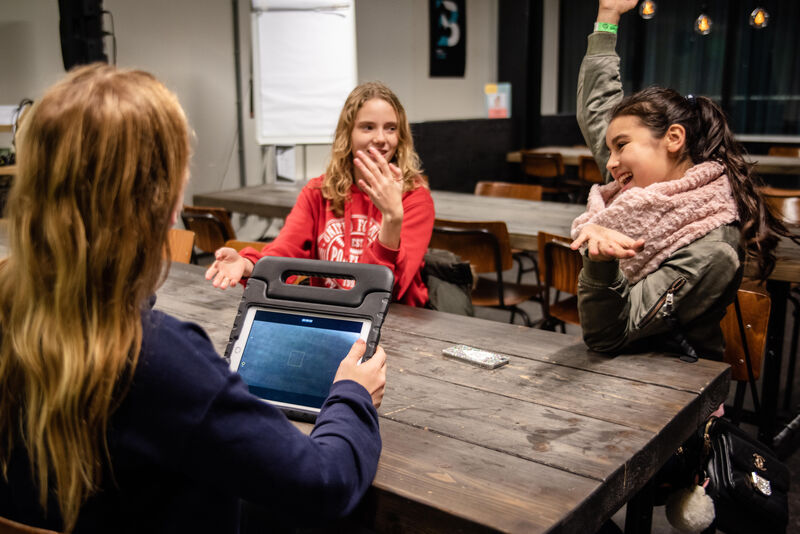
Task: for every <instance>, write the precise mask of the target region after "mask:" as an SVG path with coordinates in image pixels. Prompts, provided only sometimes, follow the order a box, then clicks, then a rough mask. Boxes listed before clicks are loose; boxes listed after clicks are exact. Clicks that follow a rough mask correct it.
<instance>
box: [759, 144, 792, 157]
mask: <svg viewBox="0 0 800 534" xmlns="http://www.w3.org/2000/svg"><path fill="white" fill-rule="evenodd" d="M767 154H769V155H770V156H789V157H791V158H800V146H771V147H769V151H768V152H767Z"/></svg>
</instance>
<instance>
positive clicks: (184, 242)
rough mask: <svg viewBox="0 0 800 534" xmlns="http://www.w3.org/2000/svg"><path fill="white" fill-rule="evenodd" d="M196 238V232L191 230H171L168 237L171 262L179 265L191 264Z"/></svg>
mask: <svg viewBox="0 0 800 534" xmlns="http://www.w3.org/2000/svg"><path fill="white" fill-rule="evenodd" d="M194 238H195V235H194V232H192V231H191V230H183V229H181V228H170V229H169V234H168V236H167V243H168V245H169V258H170V260H172V261H177V262H178V263H189V262H191V261H192V252H193V251H194ZM165 253H166V251H165Z"/></svg>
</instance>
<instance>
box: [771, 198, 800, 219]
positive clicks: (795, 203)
mask: <svg viewBox="0 0 800 534" xmlns="http://www.w3.org/2000/svg"><path fill="white" fill-rule="evenodd" d="M764 200H766V202H767V205H768V206H769V207H770V210H772V213H773V215H775V216H776V217H778V218H779V219H781V220H782V221H783V222H786V223H790V224H800V197H788V196H786V197H784V196H764Z"/></svg>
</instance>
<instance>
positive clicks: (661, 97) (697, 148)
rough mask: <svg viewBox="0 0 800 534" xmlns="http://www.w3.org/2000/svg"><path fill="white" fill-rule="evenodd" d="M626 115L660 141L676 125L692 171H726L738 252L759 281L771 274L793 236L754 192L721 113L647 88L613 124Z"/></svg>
mask: <svg viewBox="0 0 800 534" xmlns="http://www.w3.org/2000/svg"><path fill="white" fill-rule="evenodd" d="M624 115H627V116H634V117H638V118H639V120H641V121H642V124H644V126H646V127H647V128H648V129H649V130H650V131H651V132H652V133H653V135H654V136H655V137H657V138H659V139H660V138H662V137H664V136H665V135H666V133H667V130H668V129H669V127H670V126H671V125H673V124H680V125H681V126H683V128H684V130H685V131H686V143H685V145H684V149H683V153H682V154H680V156H681V158H682V159H683V158H689V159H690V160H691V161H692V163H693V164H695V165H696V164H698V163H702V162H704V161H716V162H719V163H720V164H722V165H723V166H724V167H725V174H726V175H727V176H728V180H729V181H730V184H731V189H732V190H733V197H734V199H735V201H736V207H737V209H738V211H739V221H740V224H741V227H740V230H741V239H742V246H743V247H744V248H745V250H746V251H747V252H748V254H749V255H751V256H752V257H753V258H754V259H755V260H756V261H757V264H758V272H757V277H758V278H759V279H760V280H765V279H766V278H767V277H768V276H769V275H770V273H771V272H772V270H773V269H774V268H775V248H776V247H777V246H778V241H779V238H778V236H779V235H780V236H785V237H792V235H791V233H790V232H789V231H788V230H787V229H786V227H785V226H784V225H783V223H782V222H781V221H780V220H779V219H778V218H776V217H775V216H774V215H773V214H772V212H770V211H769V209H768V208H767V205H766V203H765V202H764V198H763V197H762V196H761V194H760V193H759V192H758V186H760V185H762V184H761V180H760V179H758V178H757V177H756V176H755V175H753V174H752V169H751V166H750V165H749V164H748V163H747V162H746V161H745V160H744V155H743V150H742V147H741V145H740V144H739V143H738V142H737V141H736V139H735V138H734V137H733V132H731V130H730V128H729V127H728V120H727V118H726V117H725V113H724V112H723V111H722V109H721V108H720V107H719V106H718V105H717V104H715V103H714V101H713V100H711V99H709V98H706V97H704V96H698V97H695V96H692V95H689V96H688V97H686V98H684V97H683V96H681V95H680V94H679V93H678V92H676V91H674V90H672V89H665V88H662V87H648V88H647V89H644V90H642V91H639V92H638V93H634V94H632V95H630V96H627V97H625V98H624V99H623V100H622V101H621V102H620V103H619V104H617V106H616V107H615V108H614V109H613V110H612V111H611V118H612V119H613V118H615V117H619V116H624Z"/></svg>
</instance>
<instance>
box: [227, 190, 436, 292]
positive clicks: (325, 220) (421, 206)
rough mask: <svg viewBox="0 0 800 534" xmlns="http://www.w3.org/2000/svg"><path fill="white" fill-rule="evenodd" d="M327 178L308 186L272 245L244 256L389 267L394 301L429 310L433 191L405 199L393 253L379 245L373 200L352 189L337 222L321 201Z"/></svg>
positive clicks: (344, 285) (411, 194)
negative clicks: (425, 271) (426, 262)
mask: <svg viewBox="0 0 800 534" xmlns="http://www.w3.org/2000/svg"><path fill="white" fill-rule="evenodd" d="M323 177H324V175H323V176H320V177H318V178H314V179H312V180H309V182H308V184H306V186H305V187H304V188H303V190H302V191H301V192H300V196H299V197H298V198H297V202H296V203H295V205H294V207H293V208H292V211H291V213H289V216H288V217H286V223H285V224H284V226H283V228H282V229H281V232H280V234H279V235H278V237H276V238H275V240H274V241H273V242H271V243H269V244H268V245H266V246H265V247H264V248H263V249H262V250H261V252H258V251H257V250H255V249H253V248H250V247H248V248H245V249H242V251H241V252H240V254H241V255H242V256H243V257H245V258H247V259H248V260H250V261H252V262H253V264H255V263H256V262H257V261H258V260H259V259H261V258H263V257H264V256H283V257H289V258H310V259H319V260H328V261H349V262H353V263H373V264H375V265H385V266H386V267H388V268H389V269H391V270H392V272H393V273H394V292H393V296H394V299H395V300H396V301H398V302H402V303H403V304H409V305H411V306H424V305H425V304H426V303H427V302H428V288H427V287H425V284H424V283H423V282H422V275H421V270H422V266H423V261H422V258H423V256H424V255H425V252H426V251H427V250H428V243H430V240H431V232H432V231H433V220H434V218H435V213H434V208H433V198H431V194H430V191H428V189H427V188H426V187H423V186H420V187H417V188H416V189H414V190H413V191H409V192H407V193H403V226H402V229H401V231H400V248H398V249H392V248H388V247H386V246H384V245H383V244H381V242H380V241H379V240H378V232H379V230H380V226H381V220H382V218H383V217H382V214H381V212H380V210H379V209H378V208H377V207H375V205H374V204H373V203H372V201H371V200H370V199H369V196H368V195H367V194H366V193H364V192H362V191H361V190H360V189H359V188H358V187H357V186H355V185H353V186H352V187H351V188H350V200H348V201H346V202H345V204H344V217H336V216H334V214H333V211H332V210H331V207H330V204H331V203H330V201H329V200H326V199H325V198H323V196H322V190H321V187H322V179H323ZM325 283H326V284H327V285H330V286H331V287H342V288H347V287H348V285H350V286H351V287H352V284H353V281H352V280H333V279H326V282H325Z"/></svg>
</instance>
